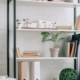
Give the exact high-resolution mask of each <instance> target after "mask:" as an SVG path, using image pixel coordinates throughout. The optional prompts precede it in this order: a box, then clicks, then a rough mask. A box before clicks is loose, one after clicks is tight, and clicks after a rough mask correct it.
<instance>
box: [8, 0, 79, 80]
mask: <svg viewBox="0 0 80 80" xmlns="http://www.w3.org/2000/svg"><path fill="white" fill-rule="evenodd" d="M9 1H10V0H7V75H8V76H9V75H10V73H9V72H10V68H9V65H10V64H9ZM78 3H80V0H78ZM13 19H14V20H13V21H14V22H13V23H14V26H13V28H14V31H13V32H14V34H13V40H14V41H13V44H14V46H13V48H14V56H13V66H14V69H13V71H14V78H16V0H13ZM75 21H76V8H74V24H75ZM74 34H76V33H74ZM76 64H77V65H76ZM78 67H79V58H78V60H76V59H74V69H75V70H77V71H79V68H78ZM77 80H80V78H79V77H78V79H77Z"/></svg>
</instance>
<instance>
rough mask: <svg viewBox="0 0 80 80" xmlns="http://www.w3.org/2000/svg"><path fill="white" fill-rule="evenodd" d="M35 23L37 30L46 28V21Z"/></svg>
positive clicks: (36, 21)
mask: <svg viewBox="0 0 80 80" xmlns="http://www.w3.org/2000/svg"><path fill="white" fill-rule="evenodd" d="M33 23H37V28H45V21H44V20H35V21H33Z"/></svg>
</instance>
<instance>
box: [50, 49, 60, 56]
mask: <svg viewBox="0 0 80 80" xmlns="http://www.w3.org/2000/svg"><path fill="white" fill-rule="evenodd" d="M50 52H51V57H58V54H59V48H50Z"/></svg>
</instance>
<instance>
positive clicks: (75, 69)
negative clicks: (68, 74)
mask: <svg viewBox="0 0 80 80" xmlns="http://www.w3.org/2000/svg"><path fill="white" fill-rule="evenodd" d="M74 69H75V70H76V59H74Z"/></svg>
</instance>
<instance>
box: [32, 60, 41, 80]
mask: <svg viewBox="0 0 80 80" xmlns="http://www.w3.org/2000/svg"><path fill="white" fill-rule="evenodd" d="M30 80H40V62H39V61H38V62H30Z"/></svg>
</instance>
